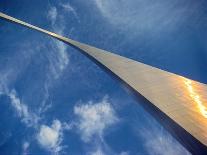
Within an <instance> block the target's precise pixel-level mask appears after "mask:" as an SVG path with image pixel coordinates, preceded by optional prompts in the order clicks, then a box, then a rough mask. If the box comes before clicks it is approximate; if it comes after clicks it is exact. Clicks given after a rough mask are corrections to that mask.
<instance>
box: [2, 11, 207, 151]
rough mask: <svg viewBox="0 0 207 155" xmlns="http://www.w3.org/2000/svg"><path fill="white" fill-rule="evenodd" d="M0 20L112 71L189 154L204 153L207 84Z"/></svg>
mask: <svg viewBox="0 0 207 155" xmlns="http://www.w3.org/2000/svg"><path fill="white" fill-rule="evenodd" d="M0 17H1V18H3V19H5V20H8V21H12V22H14V23H18V24H21V25H23V26H26V27H28V28H32V29H35V30H37V31H40V32H43V33H46V34H48V35H50V36H52V37H54V38H57V39H59V40H61V41H63V42H65V43H67V44H70V45H72V46H73V47H76V48H78V49H80V51H81V52H82V53H83V54H85V55H86V56H88V57H89V58H90V59H92V60H93V61H95V62H96V63H97V64H99V66H101V67H104V69H107V71H109V72H111V73H112V74H113V75H115V77H117V78H118V79H119V80H120V81H121V82H123V83H125V84H126V85H127V86H128V88H129V89H130V90H131V91H132V92H135V93H137V94H139V96H140V97H141V98H144V102H143V103H142V102H140V104H142V106H143V107H144V108H146V109H147V110H148V111H149V112H150V113H151V114H152V115H153V116H154V117H155V118H158V120H159V122H160V123H161V124H163V126H164V127H166V128H167V129H168V130H169V131H170V132H171V133H172V135H173V136H174V137H175V138H176V139H178V140H179V141H180V142H181V143H182V144H183V145H184V146H185V147H186V148H187V149H188V150H189V151H190V152H191V153H193V154H206V153H207V149H206V146H207V108H206V107H207V85H206V84H202V83H200V82H197V81H193V80H190V79H187V78H185V77H182V76H179V75H176V74H173V73H170V72H167V71H163V70H161V69H158V68H155V67H152V66H149V65H146V64H143V63H140V62H137V61H134V60H132V59H128V58H125V57H122V56H119V55H116V54H113V53H110V52H108V51H105V50H101V49H98V48H95V47H92V46H89V45H86V44H83V43H80V42H77V41H74V40H71V39H68V38H66V37H63V36H60V35H57V34H55V33H52V32H49V31H46V30H44V29H41V28H38V27H36V26H33V25H30V24H28V23H25V22H23V21H20V20H18V19H15V18H13V17H10V16H7V15H5V14H3V13H0Z"/></svg>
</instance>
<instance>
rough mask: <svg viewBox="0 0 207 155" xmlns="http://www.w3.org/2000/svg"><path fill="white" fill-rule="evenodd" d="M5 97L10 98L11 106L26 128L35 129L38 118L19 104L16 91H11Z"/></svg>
mask: <svg viewBox="0 0 207 155" xmlns="http://www.w3.org/2000/svg"><path fill="white" fill-rule="evenodd" d="M5 95H7V96H8V97H9V98H10V100H11V105H12V107H13V108H14V109H15V110H16V112H17V114H18V116H19V117H20V118H21V120H22V122H24V123H25V124H26V125H27V126H34V127H36V126H37V123H38V120H39V119H40V118H39V117H38V115H36V114H35V113H33V112H32V111H29V109H28V106H27V105H26V104H24V103H22V102H21V100H20V98H19V97H18V96H17V94H16V91H15V90H14V89H13V90H12V91H11V92H9V93H7V94H5Z"/></svg>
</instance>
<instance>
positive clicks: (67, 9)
mask: <svg viewBox="0 0 207 155" xmlns="http://www.w3.org/2000/svg"><path fill="white" fill-rule="evenodd" d="M60 6H61V7H63V8H64V9H65V11H67V12H72V14H73V15H74V16H75V18H76V19H77V20H78V22H79V23H80V19H79V16H78V14H77V12H76V10H75V9H74V7H72V6H71V5H70V3H66V4H60Z"/></svg>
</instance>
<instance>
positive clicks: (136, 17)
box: [94, 0, 198, 37]
mask: <svg viewBox="0 0 207 155" xmlns="http://www.w3.org/2000/svg"><path fill="white" fill-rule="evenodd" d="M94 4H95V5H96V7H97V8H98V10H99V12H100V13H101V15H102V16H103V17H104V18H105V19H106V20H107V21H108V22H109V23H111V24H112V25H114V26H115V27H116V28H118V29H122V30H124V31H126V32H127V33H128V35H129V33H130V35H131V34H138V35H141V34H142V35H144V34H146V33H147V34H148V35H150V36H149V37H151V35H155V33H156V34H157V33H160V32H163V31H173V30H174V29H177V28H179V26H180V25H182V24H183V22H185V20H186V19H187V18H189V17H190V14H191V12H190V10H192V9H193V10H196V8H197V9H198V4H196V3H195V5H194V6H192V3H191V2H190V1H187V0H186V1H185V4H186V5H184V6H183V5H181V4H180V2H179V1H165V0H156V1H151V0H144V1H143V0H136V1H135V0H127V1H124V0H113V1H112V0H94Z"/></svg>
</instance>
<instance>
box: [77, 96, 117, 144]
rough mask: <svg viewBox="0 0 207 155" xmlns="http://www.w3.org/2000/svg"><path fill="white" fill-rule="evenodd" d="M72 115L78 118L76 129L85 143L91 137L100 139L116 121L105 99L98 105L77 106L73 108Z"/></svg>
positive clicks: (91, 103) (90, 103) (89, 103)
mask: <svg viewBox="0 0 207 155" xmlns="http://www.w3.org/2000/svg"><path fill="white" fill-rule="evenodd" d="M74 113H75V114H76V115H77V116H78V118H79V120H78V129H79V131H80V134H81V137H82V139H83V141H85V142H89V141H90V140H92V137H93V136H98V137H102V135H103V133H104V130H105V129H106V128H108V127H109V126H110V125H113V124H115V123H116V122H117V121H118V118H117V117H116V115H115V112H114V110H113V108H112V106H111V105H110V103H109V102H108V101H107V99H106V98H104V99H103V100H102V101H101V102H98V103H93V102H92V101H90V102H88V103H86V104H81V105H77V106H75V107H74Z"/></svg>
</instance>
